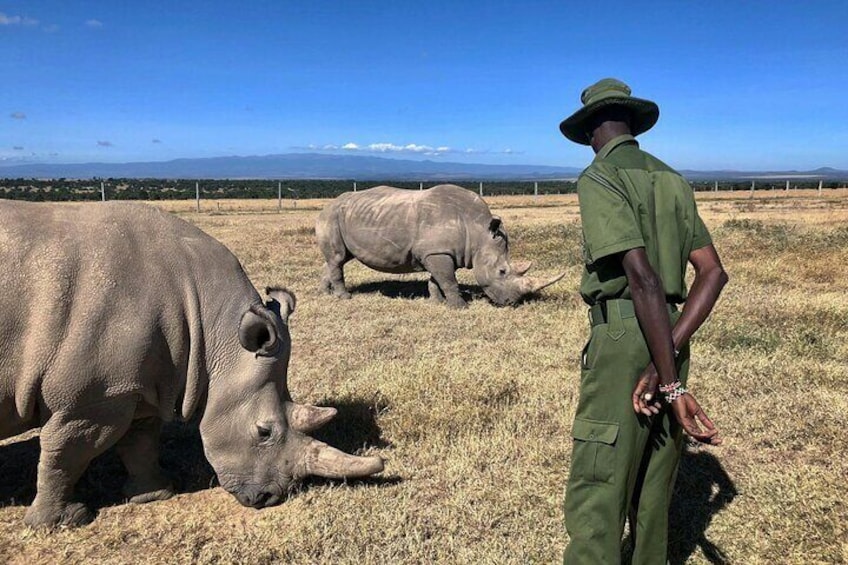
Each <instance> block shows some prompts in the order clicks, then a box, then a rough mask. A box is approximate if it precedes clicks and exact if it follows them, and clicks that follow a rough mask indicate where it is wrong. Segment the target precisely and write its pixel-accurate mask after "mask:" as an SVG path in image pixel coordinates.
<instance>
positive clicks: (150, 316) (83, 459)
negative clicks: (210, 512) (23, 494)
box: [0, 200, 383, 526]
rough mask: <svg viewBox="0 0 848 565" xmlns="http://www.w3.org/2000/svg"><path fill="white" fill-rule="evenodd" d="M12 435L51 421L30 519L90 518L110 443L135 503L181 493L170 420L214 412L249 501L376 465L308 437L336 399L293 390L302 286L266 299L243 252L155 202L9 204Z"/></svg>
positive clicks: (2, 328)
mask: <svg viewBox="0 0 848 565" xmlns="http://www.w3.org/2000/svg"><path fill="white" fill-rule="evenodd" d="M0 264H2V265H3V269H2V271H0V288H2V292H0V439H2V438H5V437H9V436H12V435H16V434H19V433H21V432H24V431H26V430H28V429H31V428H35V427H39V426H40V427H41V436H40V437H41V455H40V459H39V463H38V479H37V494H36V497H35V500H34V501H33V503H32V506H31V507H30V508H29V509H28V510H27V512H26V517H25V521H26V523H27V524H30V525H33V526H39V525H45V526H55V525H71V526H74V525H80V524H84V523H86V522H88V521H90V520H91V519H92V517H93V516H92V513H91V512H90V511H89V510H88V508H86V507H85V506H84V505H82V504H79V503H77V502H74V501H73V499H72V493H73V488H74V484H75V483H76V482H77V480H78V478H79V477H80V475H81V474H82V472H83V471H84V470H85V468H86V467H87V466H88V464H89V462H90V461H91V460H92V459H93V458H94V457H95V456H96V455H98V454H100V453H102V452H103V451H104V450H106V449H107V448H109V447H110V446H113V445H114V446H116V448H117V452H118V454H119V456H120V458H121V459H122V461H123V463H124V465H125V466H126V468H127V471H128V475H129V478H128V482H127V484H126V486H125V494H126V495H127V497H128V498H129V499H130V500H131V501H133V502H147V501H152V500H161V499H165V498H168V497H170V496H171V495H172V494H173V490H172V488H171V485H170V484H169V482H168V481H167V480H166V479H165V478H164V477H163V476H162V473H161V471H160V468H159V464H158V460H159V453H158V449H159V447H158V443H159V442H158V439H159V430H160V427H161V423H162V422H163V421H169V420H171V419H173V418H175V417H176V418H179V419H189V418H191V417H192V416H194V415H196V414H197V415H200V434H201V437H202V441H203V447H204V451H205V453H206V456H207V458H208V460H209V462H210V463H211V464H212V467H213V468H214V469H215V471H216V473H217V475H218V478H219V480H220V483H221V485H222V486H223V487H224V488H225V489H226V490H227V491H229V492H231V493H232V494H233V495H235V496H236V498H237V499H238V500H239V501H240V502H241V503H242V504H245V505H250V506H254V507H262V506H267V505H270V504H274V503H276V502H279V501H280V500H281V499H282V498H283V497H284V496H285V494H286V492H287V490H288V489H289V486H290V484H291V483H292V481H294V480H296V479H298V478H299V477H303V476H306V475H309V474H317V475H322V476H329V477H348V476H351V477H352V476H365V475H369V474H371V473H374V472H378V471H380V470H381V469H382V466H383V463H382V460H381V459H379V458H378V457H354V456H351V455H346V454H344V453H342V452H340V451H338V450H335V449H333V448H331V447H329V446H326V445H325V444H323V443H320V442H317V441H316V440H313V439H312V438H310V437H308V436H307V435H305V433H306V432H308V431H311V430H314V429H315V428H317V427H318V426H320V425H321V424H323V423H325V422H326V421H327V420H329V419H330V418H331V417H332V416H333V415H334V414H335V409H333V408H318V407H311V406H306V405H299V404H295V403H294V402H292V399H291V396H290V395H289V393H288V389H287V385H286V373H287V367H288V360H289V353H290V350H291V341H290V337H289V331H288V316H289V314H290V313H291V312H292V310H293V309H294V297H293V296H292V295H291V294H290V293H288V292H286V291H285V290H270V291H269V294H270V296H271V298H270V299H269V300H268V301H267V302H266V303H265V304H263V303H262V301H261V300H260V298H259V295H258V294H257V292H256V290H255V289H254V287H253V285H252V284H251V283H250V281H249V280H248V279H247V276H246V275H245V274H244V271H243V270H242V268H241V265H240V264H239V262H238V260H237V259H236V258H235V257H234V256H233V255H232V254H231V253H230V252H229V251H228V250H227V249H226V248H225V247H224V246H223V245H221V244H220V243H218V242H217V241H215V240H214V239H213V238H211V237H209V236H208V235H206V234H204V233H203V232H202V231H200V230H199V229H197V228H195V227H193V226H191V225H189V224H188V223H186V222H184V221H182V220H179V219H177V218H176V217H174V216H171V215H169V214H167V213H164V212H162V211H159V210H158V209H156V208H153V207H151V206H145V205H141V204H121V203H97V204H86V205H82V206H72V205H56V204H31V203H23V202H11V201H1V200H0Z"/></svg>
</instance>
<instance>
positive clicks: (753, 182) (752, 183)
mask: <svg viewBox="0 0 848 565" xmlns="http://www.w3.org/2000/svg"><path fill="white" fill-rule="evenodd" d="M755 183H756V181H751V198H753V197H754V184H755Z"/></svg>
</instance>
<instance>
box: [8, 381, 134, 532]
mask: <svg viewBox="0 0 848 565" xmlns="http://www.w3.org/2000/svg"><path fill="white" fill-rule="evenodd" d="M136 404H137V400H136V399H135V397H123V398H118V399H114V400H110V401H105V402H100V403H95V404H90V405H88V406H86V407H85V411H84V413H70V412H57V413H55V414H53V415H52V416H51V417H50V419H49V420H48V421H47V423H46V424H45V425H44V426H43V427H42V428H41V456H40V458H39V460H38V479H37V481H36V485H37V486H36V488H37V492H36V495H35V500H34V501H33V502H32V506H30V507H29V508H28V509H27V511H26V515H25V516H24V522H25V523H26V524H27V525H29V526H48V527H52V526H60V525H63V526H81V525H83V524H87V523H89V522H91V521H92V520H93V519H94V514H93V513H92V512H91V510H89V509H88V507H86V506H85V505H84V504H81V503H79V502H73V500H72V497H73V491H74V485H76V482H77V480H79V478H80V476H81V475H82V473H83V471H85V469H86V467H88V464H89V463H90V462H91V460H92V459H94V458H95V457H96V456H98V455H99V454H101V453H102V452H104V451H105V450H106V449H108V448H109V447H111V446H112V445H114V444H115V442H116V441H118V439H119V438H120V437H121V436H122V435H123V434H124V433H125V432H126V430H127V428H128V427H129V425H130V422H131V419H132V414H133V411H134V409H135V406H136Z"/></svg>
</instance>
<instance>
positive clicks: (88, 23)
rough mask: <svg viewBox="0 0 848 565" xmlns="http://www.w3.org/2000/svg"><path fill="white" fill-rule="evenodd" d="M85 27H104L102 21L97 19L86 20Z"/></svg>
mask: <svg viewBox="0 0 848 565" xmlns="http://www.w3.org/2000/svg"><path fill="white" fill-rule="evenodd" d="M85 27H91V28H99V27H103V22H101V21H100V20H95V19H91V20H86V21H85Z"/></svg>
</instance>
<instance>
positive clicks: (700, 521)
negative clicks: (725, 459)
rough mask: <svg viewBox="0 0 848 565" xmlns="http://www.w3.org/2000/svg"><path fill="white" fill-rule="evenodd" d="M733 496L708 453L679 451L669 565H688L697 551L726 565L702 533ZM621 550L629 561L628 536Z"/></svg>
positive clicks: (724, 557) (725, 477)
mask: <svg viewBox="0 0 848 565" xmlns="http://www.w3.org/2000/svg"><path fill="white" fill-rule="evenodd" d="M737 494H739V491H737V490H736V485H734V484H733V481H732V480H731V479H730V476H729V475H728V474H727V472H726V471H725V470H724V468H723V467H722V466H721V463H720V462H719V460H718V459H717V458H716V457H715V456H714V455H713V454H712V453H710V452H708V451H705V450H696V449H684V450H683V456H682V457H681V460H680V468H679V470H678V473H677V482H676V483H675V485H674V496H673V498H672V501H671V510H670V513H669V543H668V545H669V547H668V562H669V563H670V564H671V565H679V564H683V563H688V562H689V560H690V558H691V557H692V555H693V554H694V553H695V552H696V551H697V550H698V548H700V549H701V552H702V553H703V555H704V557H705V558H706V559H707V561H709V562H710V563H712V564H713V565H728V564H729V563H730V560H729V559H728V557H727V555H726V554H725V553H724V551H722V549H721V548H720V547H718V546H717V545H715V544H714V543H712V542H711V541H710V540H708V539H707V535H706V531H707V528H708V527H709V525H710V522H711V521H712V519H713V516H715V515H716V514H718V513H719V512H721V510H723V509H724V508H725V507H726V506H727V505H729V504H730V502H731V501H732V500H733V499H734V498H735V497H736V495H737ZM623 547H624V551H623V556H622V557H623V559H624V560H626V561H629V559H630V557H631V556H632V550H633V547H632V538H631V537H630V536H628V537H627V538H626V539H625V541H624V543H623Z"/></svg>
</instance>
